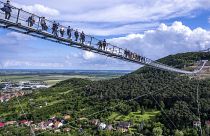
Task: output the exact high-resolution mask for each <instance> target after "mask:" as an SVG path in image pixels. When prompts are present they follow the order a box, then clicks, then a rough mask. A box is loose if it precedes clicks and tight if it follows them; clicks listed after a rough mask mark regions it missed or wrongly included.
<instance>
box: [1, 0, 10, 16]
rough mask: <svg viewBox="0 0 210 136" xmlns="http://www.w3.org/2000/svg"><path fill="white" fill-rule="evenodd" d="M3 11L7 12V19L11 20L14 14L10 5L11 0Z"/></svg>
mask: <svg viewBox="0 0 210 136" xmlns="http://www.w3.org/2000/svg"><path fill="white" fill-rule="evenodd" d="M1 10H2V11H3V12H5V19H7V20H9V19H10V17H11V12H12V6H11V5H10V1H9V0H7V3H5V4H4V7H3V8H1Z"/></svg>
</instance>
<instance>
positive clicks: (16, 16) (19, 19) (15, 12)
mask: <svg viewBox="0 0 210 136" xmlns="http://www.w3.org/2000/svg"><path fill="white" fill-rule="evenodd" d="M3 6H4V2H1V1H0V8H2V7H3ZM4 15H5V13H4V12H2V11H0V17H1V18H4ZM30 16H33V17H34V21H35V22H34V23H33V26H32V27H29V24H28V18H29V17H30ZM41 18H42V17H41V16H38V15H35V14H33V13H30V12H27V11H25V10H23V9H21V8H16V7H14V6H12V12H11V18H10V20H9V21H12V22H14V23H16V24H21V25H23V26H25V27H29V28H30V29H34V30H39V31H42V32H45V33H48V34H49V35H51V37H53V36H54V35H53V34H52V26H53V23H54V21H51V20H48V19H47V18H45V19H44V20H45V23H46V26H47V27H48V29H47V30H42V27H41ZM57 23H59V22H57ZM61 28H64V30H65V33H64V36H63V37H61V34H60V29H61ZM67 28H68V27H66V26H64V25H62V24H59V25H58V29H57V30H58V31H57V34H58V37H55V36H54V37H53V38H54V39H56V38H57V40H59V39H58V38H65V39H69V37H68V35H67ZM75 31H76V30H75V29H72V32H71V39H69V40H72V41H74V42H77V43H78V44H80V45H81V46H84V47H85V46H90V47H93V48H95V49H99V46H98V42H99V41H100V40H99V39H97V38H95V37H93V36H91V35H85V42H84V43H80V39H79V38H78V41H75V39H76V38H75V35H74V33H75ZM80 34H81V32H79V35H80ZM102 42H103V41H102ZM99 50H103V51H105V52H109V53H111V54H113V55H118V56H121V57H123V58H126V59H129V60H132V61H137V62H141V63H144V64H150V63H151V64H155V65H158V66H159V65H160V64H159V63H158V62H156V61H152V60H150V59H148V58H146V57H143V56H140V55H138V54H136V53H134V52H131V51H129V53H130V54H129V55H126V54H125V52H126V51H127V50H125V49H123V48H120V47H117V46H114V45H112V44H110V43H107V46H106V48H105V50H104V49H99ZM164 67H165V66H164Z"/></svg>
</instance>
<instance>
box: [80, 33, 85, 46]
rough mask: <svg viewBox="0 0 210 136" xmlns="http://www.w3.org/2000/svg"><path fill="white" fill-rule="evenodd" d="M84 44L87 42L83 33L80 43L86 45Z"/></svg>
mask: <svg viewBox="0 0 210 136" xmlns="http://www.w3.org/2000/svg"><path fill="white" fill-rule="evenodd" d="M84 42H85V34H84V32H83V31H82V33H81V34H80V43H82V44H84Z"/></svg>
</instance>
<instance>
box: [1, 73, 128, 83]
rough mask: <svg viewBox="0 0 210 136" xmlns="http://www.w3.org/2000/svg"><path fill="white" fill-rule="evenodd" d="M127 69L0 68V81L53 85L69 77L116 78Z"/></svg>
mask: <svg viewBox="0 0 210 136" xmlns="http://www.w3.org/2000/svg"><path fill="white" fill-rule="evenodd" d="M126 73H128V72H127V71H122V72H118V71H76V70H75V71H59V70H58V71H56V70H55V71H47V70H43V71H42V70H39V71H36V70H34V71H30V70H29V71H28V70H25V71H24V70H17V71H15V70H1V71H0V81H2V80H10V81H14V82H18V81H43V82H45V83H47V84H48V85H49V86H52V85H55V84H56V83H58V82H60V81H63V80H66V79H70V78H85V79H90V80H106V79H111V78H117V77H120V76H122V75H124V74H126Z"/></svg>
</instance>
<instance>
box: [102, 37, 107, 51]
mask: <svg viewBox="0 0 210 136" xmlns="http://www.w3.org/2000/svg"><path fill="white" fill-rule="evenodd" d="M106 46H107V43H106V39H104V41H103V44H102V49H103V50H106Z"/></svg>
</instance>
